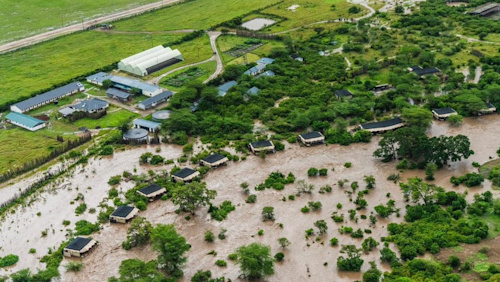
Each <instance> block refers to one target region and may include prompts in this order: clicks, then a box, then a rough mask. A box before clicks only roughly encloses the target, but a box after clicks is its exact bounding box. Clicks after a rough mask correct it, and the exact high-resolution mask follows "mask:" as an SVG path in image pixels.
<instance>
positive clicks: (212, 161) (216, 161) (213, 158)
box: [200, 154, 229, 167]
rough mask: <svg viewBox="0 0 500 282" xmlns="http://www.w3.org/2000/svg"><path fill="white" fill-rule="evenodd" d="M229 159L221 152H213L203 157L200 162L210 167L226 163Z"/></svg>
mask: <svg viewBox="0 0 500 282" xmlns="http://www.w3.org/2000/svg"><path fill="white" fill-rule="evenodd" d="M228 161H229V159H228V158H227V157H225V156H223V155H221V154H212V155H210V156H208V157H206V158H203V159H202V160H201V161H200V164H201V165H204V166H208V167H218V166H221V165H223V164H226V163H227V162H228Z"/></svg>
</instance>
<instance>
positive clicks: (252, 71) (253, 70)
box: [243, 64, 266, 75]
mask: <svg viewBox="0 0 500 282" xmlns="http://www.w3.org/2000/svg"><path fill="white" fill-rule="evenodd" d="M265 69H266V65H265V64H258V65H256V66H254V67H251V68H250V69H248V70H247V71H245V72H244V73H243V74H246V75H254V74H257V73H260V72H261V71H263V70H265Z"/></svg>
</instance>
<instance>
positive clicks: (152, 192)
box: [137, 183, 167, 202]
mask: <svg viewBox="0 0 500 282" xmlns="http://www.w3.org/2000/svg"><path fill="white" fill-rule="evenodd" d="M165 193H167V189H165V188H164V187H161V186H160V185H158V184H156V183H153V184H150V185H148V186H146V187H144V188H141V189H139V190H137V194H139V195H141V196H144V197H146V198H148V199H149V201H150V202H152V201H154V200H156V199H158V198H159V197H161V196H162V195H163V194H165Z"/></svg>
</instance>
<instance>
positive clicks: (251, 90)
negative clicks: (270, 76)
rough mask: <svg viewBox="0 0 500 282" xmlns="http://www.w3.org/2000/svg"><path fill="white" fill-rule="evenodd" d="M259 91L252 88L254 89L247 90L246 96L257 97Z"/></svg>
mask: <svg viewBox="0 0 500 282" xmlns="http://www.w3.org/2000/svg"><path fill="white" fill-rule="evenodd" d="M259 91H260V89H259V88H257V87H255V86H254V87H252V88H250V89H248V91H247V94H249V95H257V94H259Z"/></svg>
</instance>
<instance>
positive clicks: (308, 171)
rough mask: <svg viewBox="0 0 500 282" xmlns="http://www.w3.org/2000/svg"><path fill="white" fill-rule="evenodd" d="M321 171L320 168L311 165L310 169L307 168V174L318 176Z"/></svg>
mask: <svg viewBox="0 0 500 282" xmlns="http://www.w3.org/2000/svg"><path fill="white" fill-rule="evenodd" d="M318 173H319V170H318V169H317V168H314V167H311V168H310V169H308V170H307V176H309V177H313V176H317V175H318Z"/></svg>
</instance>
